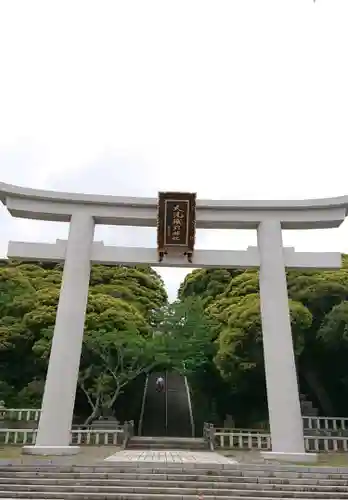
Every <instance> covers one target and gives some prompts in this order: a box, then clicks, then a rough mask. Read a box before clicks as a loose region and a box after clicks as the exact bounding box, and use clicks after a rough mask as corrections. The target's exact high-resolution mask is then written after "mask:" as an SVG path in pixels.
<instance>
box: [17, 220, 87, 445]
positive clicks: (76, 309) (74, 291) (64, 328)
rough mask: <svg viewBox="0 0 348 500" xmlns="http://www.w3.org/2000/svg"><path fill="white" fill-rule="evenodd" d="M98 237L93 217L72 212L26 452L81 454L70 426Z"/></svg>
mask: <svg viewBox="0 0 348 500" xmlns="http://www.w3.org/2000/svg"><path fill="white" fill-rule="evenodd" d="M93 237H94V219H93V217H92V216H90V215H89V214H86V213H84V212H83V211H81V212H76V213H73V215H72V216H71V220H70V229H69V239H68V243H67V248H66V255H65V264H64V272H63V278H62V286H61V290H60V297H59V303H58V309H57V316H56V324H55V327H54V335H53V339H52V348H51V354H50V360H49V364H48V371H47V376H46V384H45V391H44V395H43V400H42V410H41V417H40V421H39V426H38V432H37V436H36V442H35V445H34V446H24V447H23V452H24V453H29V454H35V455H66V454H75V453H78V451H79V447H78V446H70V442H71V425H72V417H73V412H74V405H75V395H76V383H77V378H78V372H79V365H80V358H81V350H82V341H83V332H84V322H85V313H86V307H87V299H88V287H89V278H90V268H91V252H92V245H93Z"/></svg>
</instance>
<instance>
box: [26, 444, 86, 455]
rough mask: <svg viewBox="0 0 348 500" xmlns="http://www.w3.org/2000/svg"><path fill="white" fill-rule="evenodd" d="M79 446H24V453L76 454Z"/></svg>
mask: <svg viewBox="0 0 348 500" xmlns="http://www.w3.org/2000/svg"><path fill="white" fill-rule="evenodd" d="M79 451H80V447H79V446H34V445H33V446H23V448H22V453H23V455H46V456H51V455H76V454H77V453H79Z"/></svg>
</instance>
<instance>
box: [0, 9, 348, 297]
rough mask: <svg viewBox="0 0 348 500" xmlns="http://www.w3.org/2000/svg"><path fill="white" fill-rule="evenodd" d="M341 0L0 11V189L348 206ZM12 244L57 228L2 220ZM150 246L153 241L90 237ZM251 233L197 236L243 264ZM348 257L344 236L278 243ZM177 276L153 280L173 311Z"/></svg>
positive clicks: (346, 38) (132, 235)
mask: <svg viewBox="0 0 348 500" xmlns="http://www.w3.org/2000/svg"><path fill="white" fill-rule="evenodd" d="M347 26H348V1H347V0H316V2H315V3H314V2H313V0H209V1H207V0H173V1H171V0H170V1H169V0H158V1H157V0H156V1H155V0H139V1H137V0H127V1H125V0H123V1H118V0H111V1H107V0H95V1H88V0H82V1H78V0H68V1H64V0H59V1H53V0H43V1H36V0H30V1H29V0H24V1H17V0H11V1H8V0H7V1H6V0H0V174H1V175H0V177H1V180H3V181H5V182H8V183H12V184H19V185H23V186H28V187H40V188H47V189H57V190H64V191H80V192H88V193H104V194H114V195H125V196H127V195H139V196H156V195H157V192H158V191H159V190H180V191H194V192H197V196H198V197H199V198H216V199H243V198H246V199H252V198H257V199H261V198H265V199H285V198H310V197H324V196H335V195H342V194H348V182H347V181H348V66H347V61H348V29H347ZM0 223H1V240H0V251H1V254H2V255H5V254H6V249H7V243H8V240H9V239H17V240H22V241H23V240H24V241H40V240H41V241H54V240H55V239H56V238H62V237H66V236H67V230H68V228H67V225H64V224H60V223H46V222H38V221H35V222H34V221H27V220H15V219H11V218H10V217H9V215H8V214H7V212H6V210H5V209H4V208H2V209H1V211H0ZM95 239H97V240H100V239H103V240H104V242H105V243H106V244H113V245H117V244H120V245H136V246H143V245H144V246H156V234H155V230H152V229H136V228H115V227H98V228H97V231H96V236H95ZM255 243H256V235H255V234H254V232H253V231H202V230H201V231H198V234H197V245H196V247H197V248H211V249H242V248H246V247H247V246H248V245H250V244H255ZM284 243H285V244H286V245H292V246H296V249H298V250H312V251H315V250H331V251H343V252H345V251H346V252H348V223H345V224H343V225H342V226H341V228H339V229H333V230H327V231H302V232H298V231H297V232H296V231H292V232H289V231H288V232H285V234H284ZM186 272H187V271H183V270H175V269H165V270H162V271H161V273H162V275H163V277H164V279H165V281H166V284H167V287H168V291H169V294H170V297H171V298H173V297H175V295H176V290H177V287H178V285H179V284H180V281H181V280H182V279H183V277H184V276H185V274H186Z"/></svg>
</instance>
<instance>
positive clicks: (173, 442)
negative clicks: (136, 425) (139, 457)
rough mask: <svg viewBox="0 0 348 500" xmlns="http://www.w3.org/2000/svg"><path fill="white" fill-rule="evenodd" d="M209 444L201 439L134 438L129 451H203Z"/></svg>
mask: <svg viewBox="0 0 348 500" xmlns="http://www.w3.org/2000/svg"><path fill="white" fill-rule="evenodd" d="M207 447H208V446H207V443H206V442H205V441H204V439H201V438H175V437H143V436H134V437H132V438H131V439H130V440H129V442H128V445H127V449H133V450H190V451H203V450H206V449H207Z"/></svg>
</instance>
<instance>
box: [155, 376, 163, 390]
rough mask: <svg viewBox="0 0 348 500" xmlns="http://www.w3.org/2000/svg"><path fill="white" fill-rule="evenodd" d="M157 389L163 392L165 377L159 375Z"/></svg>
mask: <svg viewBox="0 0 348 500" xmlns="http://www.w3.org/2000/svg"><path fill="white" fill-rule="evenodd" d="M156 389H157V391H158V392H163V390H164V378H163V377H157V380H156Z"/></svg>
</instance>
